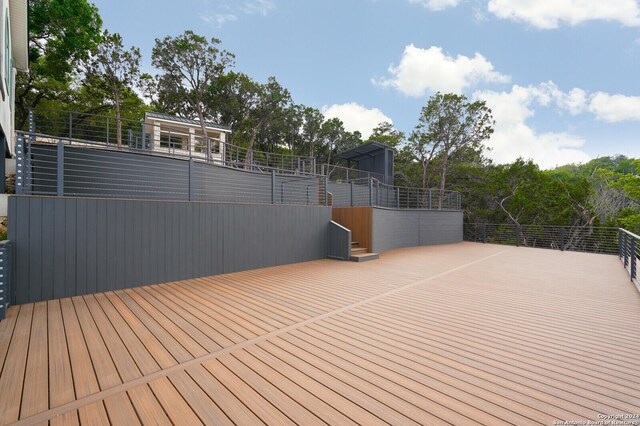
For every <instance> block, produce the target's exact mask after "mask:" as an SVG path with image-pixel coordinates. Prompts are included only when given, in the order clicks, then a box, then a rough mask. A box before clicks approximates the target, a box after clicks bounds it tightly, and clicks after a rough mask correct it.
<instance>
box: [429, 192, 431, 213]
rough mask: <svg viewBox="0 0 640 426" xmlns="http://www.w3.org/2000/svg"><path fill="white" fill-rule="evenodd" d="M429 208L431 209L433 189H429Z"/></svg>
mask: <svg viewBox="0 0 640 426" xmlns="http://www.w3.org/2000/svg"><path fill="white" fill-rule="evenodd" d="M429 210H431V189H429Z"/></svg>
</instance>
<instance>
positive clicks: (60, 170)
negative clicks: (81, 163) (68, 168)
mask: <svg viewBox="0 0 640 426" xmlns="http://www.w3.org/2000/svg"><path fill="white" fill-rule="evenodd" d="M57 154H58V155H57V156H56V160H57V161H56V163H57V167H56V169H57V176H56V182H57V189H58V191H57V192H58V197H62V196H64V142H63V141H61V140H60V141H58V146H57Z"/></svg>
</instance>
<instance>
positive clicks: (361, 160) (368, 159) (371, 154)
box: [338, 142, 395, 185]
mask: <svg viewBox="0 0 640 426" xmlns="http://www.w3.org/2000/svg"><path fill="white" fill-rule="evenodd" d="M394 153H395V151H394V149H393V148H391V147H390V146H387V145H384V144H381V143H377V142H368V143H365V144H362V145H358V146H356V147H355V148H352V149H350V150H348V151H344V152H341V153H339V154H338V158H340V159H342V160H345V161H346V162H347V167H348V168H351V166H352V165H355V168H356V169H357V170H361V171H365V172H371V173H376V174H378V175H380V176H381V178H382V183H384V184H387V185H393V173H394V170H393V156H394Z"/></svg>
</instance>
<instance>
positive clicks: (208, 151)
mask: <svg viewBox="0 0 640 426" xmlns="http://www.w3.org/2000/svg"><path fill="white" fill-rule="evenodd" d="M205 137H206V138H207V162H209V161H210V160H211V139H209V137H208V136H206V135H205Z"/></svg>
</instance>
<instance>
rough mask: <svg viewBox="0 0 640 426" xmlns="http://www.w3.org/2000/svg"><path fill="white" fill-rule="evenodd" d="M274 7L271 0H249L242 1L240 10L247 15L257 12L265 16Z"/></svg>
mask: <svg viewBox="0 0 640 426" xmlns="http://www.w3.org/2000/svg"><path fill="white" fill-rule="evenodd" d="M275 8H276V3H275V1H273V0H249V1H246V2H244V3H243V5H242V8H241V9H242V11H243V12H244V13H246V14H249V15H255V14H259V15H262V16H267V15H268V14H269V12H271V11H272V10H273V9H275Z"/></svg>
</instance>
